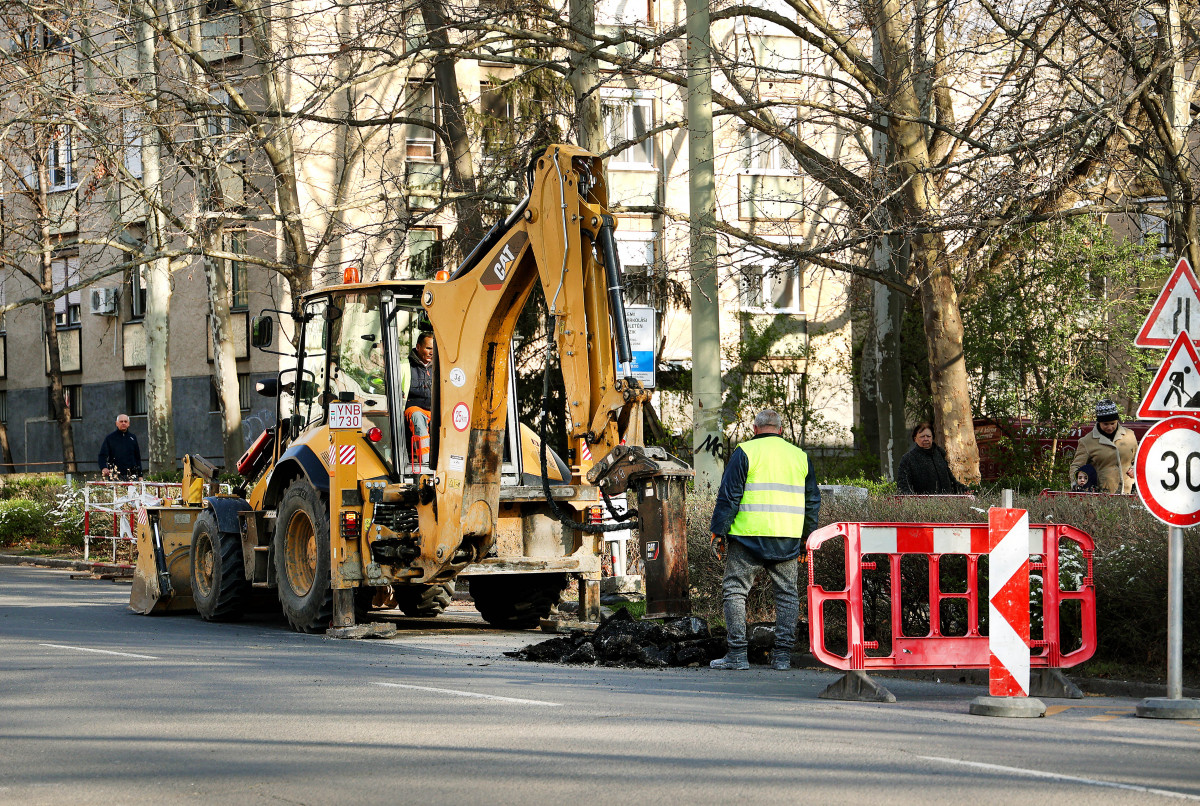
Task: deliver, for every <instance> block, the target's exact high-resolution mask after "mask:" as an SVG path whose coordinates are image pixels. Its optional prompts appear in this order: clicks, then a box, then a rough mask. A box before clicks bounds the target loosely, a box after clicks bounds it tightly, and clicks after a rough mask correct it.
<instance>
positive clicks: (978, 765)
mask: <svg viewBox="0 0 1200 806" xmlns="http://www.w3.org/2000/svg"><path fill="white" fill-rule="evenodd" d="M917 758H920V759H924V760H925V761H940V762H942V763H943V764H958V765H961V766H963V767H974V768H975V769H977V770H991V771H993V772H1007V773H1013V774H1015V775H1027V776H1029V777H1030V778H1049V779H1050V780H1053V781H1062V782H1064V783H1074V784H1086V785H1088V786H1104V787H1108V788H1109V789H1126V790H1129V791H1131V792H1146V793H1148V794H1151V795H1162V796H1164V797H1168V798H1179V799H1180V800H1194V801H1200V795H1189V794H1188V793H1186V792H1174V791H1172V790H1170V789H1155V788H1154V787H1150V786H1138V785H1137V784H1119V783H1117V782H1115V781H1102V780H1100V779H1098V778H1080V777H1078V776H1075V775H1063V774H1061V773H1057V772H1043V771H1042V770H1027V769H1024V768H1022V767H1005V766H1002V765H1000V764H984V763H982V762H979V761H963V760H962V759H958V758H942V757H940V756H917Z"/></svg>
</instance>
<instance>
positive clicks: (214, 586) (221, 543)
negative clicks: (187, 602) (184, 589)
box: [191, 509, 250, 621]
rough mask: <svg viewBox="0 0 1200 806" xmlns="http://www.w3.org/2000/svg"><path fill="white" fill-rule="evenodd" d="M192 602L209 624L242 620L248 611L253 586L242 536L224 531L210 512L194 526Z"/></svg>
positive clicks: (202, 514) (202, 513) (198, 518)
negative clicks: (244, 556)
mask: <svg viewBox="0 0 1200 806" xmlns="http://www.w3.org/2000/svg"><path fill="white" fill-rule="evenodd" d="M191 559H192V602H193V603H194V604H195V606H196V611H197V612H198V613H199V614H200V617H201V618H202V619H204V620H205V621H238V620H239V619H241V617H242V614H243V613H245V611H246V604H247V602H248V601H249V598H250V583H249V582H247V581H246V566H245V564H244V563H243V562H242V540H241V537H240V536H239V535H237V534H234V533H232V532H222V531H221V530H220V527H219V526H218V525H217V516H216V515H214V514H213V512H212V510H210V509H206V510H204V511H203V512H201V513H200V515H199V517H197V518H196V525H195V526H193V527H192V555H191Z"/></svg>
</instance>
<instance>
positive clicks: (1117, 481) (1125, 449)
mask: <svg viewBox="0 0 1200 806" xmlns="http://www.w3.org/2000/svg"><path fill="white" fill-rule="evenodd" d="M1137 447H1138V442H1137V437H1135V436H1134V435H1133V432H1132V431H1130V430H1129V429H1128V428H1126V427H1125V426H1123V425H1121V417H1120V415H1119V414H1118V412H1117V404H1116V403H1113V402H1112V401H1111V400H1107V399H1106V400H1101V401H1100V402H1099V403H1097V404H1096V427H1095V428H1093V429H1092V430H1091V431H1089V432H1088V433H1086V434H1084V435H1083V436H1082V437H1080V438H1079V442H1077V443H1076V444H1075V458H1074V459H1073V460H1071V478H1074V477H1075V474H1076V472H1078V471H1079V469H1080V468H1081V467H1083V466H1084V465H1087V464H1090V465H1091V466H1092V467H1094V468H1096V475H1097V476H1099V478H1100V492H1105V493H1124V494H1125V495H1129V494H1130V493H1132V492H1133V479H1134V476H1133V460H1134V458H1135V457H1137Z"/></svg>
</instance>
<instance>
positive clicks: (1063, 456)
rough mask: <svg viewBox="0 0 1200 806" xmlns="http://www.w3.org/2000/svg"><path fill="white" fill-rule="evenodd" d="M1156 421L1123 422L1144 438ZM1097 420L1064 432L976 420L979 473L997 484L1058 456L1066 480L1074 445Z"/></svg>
mask: <svg viewBox="0 0 1200 806" xmlns="http://www.w3.org/2000/svg"><path fill="white" fill-rule="evenodd" d="M1155 422H1156V421H1155V420H1122V421H1121V425H1123V426H1125V427H1126V428H1128V429H1129V430H1131V431H1133V433H1134V436H1136V437H1137V438H1138V442H1141V440H1142V436H1143V435H1144V434H1145V433H1146V432H1147V431H1148V430H1149V429H1150V426H1152V425H1154V423H1155ZM1095 425H1096V423H1095V422H1094V421H1089V422H1086V423H1080V424H1078V425H1075V426H1072V427H1071V428H1069V429H1066V430H1065V431H1064V430H1063V429H1061V428H1057V427H1055V426H1052V425H1050V424H1048V423H1036V422H1034V421H1033V420H1029V419H1025V418H1021V419H993V418H991V417H977V418H975V442H976V443H977V444H978V445H979V474H980V476H981V478H982V480H983V481H985V482H988V481H996V480H997V479H999V478H1000V477H1001V476H1005V475H1028V471H1029V470H1031V469H1032V468H1030V467H1029V464H1030V463H1031V462H1046V461H1047V460H1048V459H1049V457H1050V456H1054V457H1055V466H1056V467H1057V468H1058V469H1059V470H1060V471H1061V472H1062V474H1063V478H1064V479H1065V478H1066V472H1067V468H1068V467H1070V465H1071V459H1072V458H1074V456H1075V443H1076V442H1078V441H1079V438H1080V437H1082V436H1083V435H1084V434H1086V433H1088V432H1089V431H1091V430H1092V429H1093V428H1094V427H1095Z"/></svg>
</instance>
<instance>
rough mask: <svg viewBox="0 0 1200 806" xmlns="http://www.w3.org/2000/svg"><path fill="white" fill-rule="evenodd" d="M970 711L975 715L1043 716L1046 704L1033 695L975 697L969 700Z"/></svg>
mask: <svg viewBox="0 0 1200 806" xmlns="http://www.w3.org/2000/svg"><path fill="white" fill-rule="evenodd" d="M970 712H971V713H972V714H975V716H1007V717H1017V718H1021V717H1035V716H1045V715H1046V704H1045V703H1044V702H1042V701H1041V700H1039V699H1037V698H1035V697H976V698H975V699H973V700H971V707H970Z"/></svg>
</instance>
